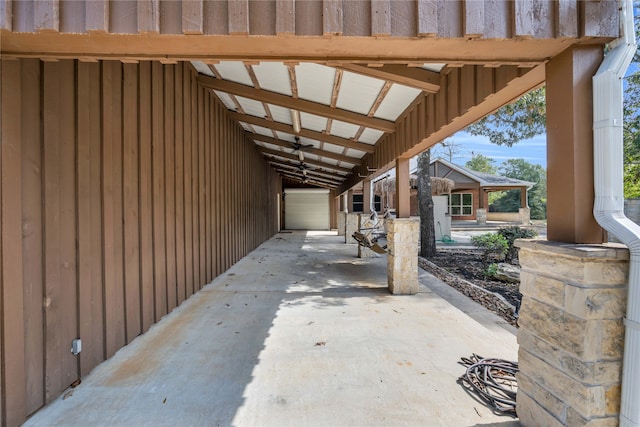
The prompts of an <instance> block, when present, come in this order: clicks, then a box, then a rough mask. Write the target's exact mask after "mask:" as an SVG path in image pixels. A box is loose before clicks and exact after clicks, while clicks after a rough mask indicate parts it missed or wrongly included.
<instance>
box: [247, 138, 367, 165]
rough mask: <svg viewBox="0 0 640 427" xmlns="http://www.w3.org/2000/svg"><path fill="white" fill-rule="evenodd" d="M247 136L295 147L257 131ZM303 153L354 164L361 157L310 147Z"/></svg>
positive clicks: (273, 143) (357, 162) (282, 145)
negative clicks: (259, 133)
mask: <svg viewBox="0 0 640 427" xmlns="http://www.w3.org/2000/svg"><path fill="white" fill-rule="evenodd" d="M247 137H249V139H252V140H253V141H254V142H256V141H262V142H266V143H268V144H271V145H277V146H278V147H283V148H288V149H293V147H292V146H291V143H290V142H287V141H283V140H281V139H276V138H271V137H269V136H264V135H258V134H255V133H251V132H247ZM302 152H303V153H308V154H313V155H315V156H322V157H326V158H328V159H333V160H337V161H339V162H347V163H351V164H353V165H359V164H360V159H358V158H357V157H348V156H343V155H342V154H337V153H332V152H331V151H324V150H318V149H317V148H313V147H308V148H305V149H303V150H302Z"/></svg>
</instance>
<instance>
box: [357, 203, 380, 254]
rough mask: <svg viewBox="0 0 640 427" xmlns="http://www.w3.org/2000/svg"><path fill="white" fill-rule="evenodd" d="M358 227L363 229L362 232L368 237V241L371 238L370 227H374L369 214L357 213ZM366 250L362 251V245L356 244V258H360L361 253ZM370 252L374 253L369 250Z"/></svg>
mask: <svg viewBox="0 0 640 427" xmlns="http://www.w3.org/2000/svg"><path fill="white" fill-rule="evenodd" d="M358 224H359V226H358V229H359V230H363V231H362V234H364V235H365V236H367V237H368V239H369V241H371V239H372V238H373V232H372V230H371V229H373V228H374V227H375V225H376V224H375V221H373V220H372V219H371V214H370V213H368V214H359V215H358ZM367 229H368V230H367ZM365 253H366V252H365V251H363V247H362V246H360V245H358V258H362V255H363V254H365ZM369 253H370V254H374V252H372V251H369Z"/></svg>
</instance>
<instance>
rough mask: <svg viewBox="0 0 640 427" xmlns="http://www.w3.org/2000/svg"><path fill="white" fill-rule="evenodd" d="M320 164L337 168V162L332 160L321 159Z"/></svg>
mask: <svg viewBox="0 0 640 427" xmlns="http://www.w3.org/2000/svg"><path fill="white" fill-rule="evenodd" d="M322 163H327V164H330V165H333V166H337V165H338V161H337V160H333V159H327V158H326V157H323V158H322Z"/></svg>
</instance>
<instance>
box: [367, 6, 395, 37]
mask: <svg viewBox="0 0 640 427" xmlns="http://www.w3.org/2000/svg"><path fill="white" fill-rule="evenodd" d="M371 35H372V36H374V37H378V36H390V35H391V2H390V0H372V1H371Z"/></svg>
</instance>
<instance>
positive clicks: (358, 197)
mask: <svg viewBox="0 0 640 427" xmlns="http://www.w3.org/2000/svg"><path fill="white" fill-rule="evenodd" d="M362 204H363V203H362V194H354V195H353V206H352V208H353V209H352V210H351V212H363V210H362Z"/></svg>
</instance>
